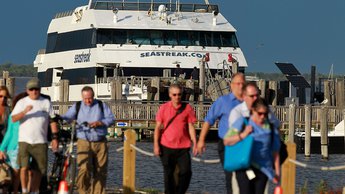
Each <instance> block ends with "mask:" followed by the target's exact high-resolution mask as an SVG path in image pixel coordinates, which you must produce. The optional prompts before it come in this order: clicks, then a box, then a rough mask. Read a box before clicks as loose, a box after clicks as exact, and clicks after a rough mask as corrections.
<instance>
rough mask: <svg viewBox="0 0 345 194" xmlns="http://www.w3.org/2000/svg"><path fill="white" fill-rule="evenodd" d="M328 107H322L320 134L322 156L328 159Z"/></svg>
mask: <svg viewBox="0 0 345 194" xmlns="http://www.w3.org/2000/svg"><path fill="white" fill-rule="evenodd" d="M327 112H328V111H327V108H326V107H322V108H321V118H320V134H321V157H322V159H328V129H327V128H328V127H327Z"/></svg>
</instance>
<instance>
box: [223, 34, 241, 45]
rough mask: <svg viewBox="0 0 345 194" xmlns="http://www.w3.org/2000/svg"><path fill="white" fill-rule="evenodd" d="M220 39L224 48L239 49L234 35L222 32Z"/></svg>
mask: <svg viewBox="0 0 345 194" xmlns="http://www.w3.org/2000/svg"><path fill="white" fill-rule="evenodd" d="M221 39H222V43H223V46H224V47H239V45H238V42H237V38H236V35H235V33H233V32H222V33H221Z"/></svg>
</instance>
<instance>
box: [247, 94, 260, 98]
mask: <svg viewBox="0 0 345 194" xmlns="http://www.w3.org/2000/svg"><path fill="white" fill-rule="evenodd" d="M248 97H250V98H254V97H258V94H253V95H248Z"/></svg>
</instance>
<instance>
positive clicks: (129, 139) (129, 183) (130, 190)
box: [122, 129, 136, 194]
mask: <svg viewBox="0 0 345 194" xmlns="http://www.w3.org/2000/svg"><path fill="white" fill-rule="evenodd" d="M135 140H136V132H135V130H133V129H128V130H126V131H125V135H124V146H123V148H124V150H123V183H122V184H123V185H122V186H123V192H124V193H125V194H134V191H135V157H136V156H135V155H136V152H135V149H133V148H132V147H131V144H132V145H135V143H136V141H135Z"/></svg>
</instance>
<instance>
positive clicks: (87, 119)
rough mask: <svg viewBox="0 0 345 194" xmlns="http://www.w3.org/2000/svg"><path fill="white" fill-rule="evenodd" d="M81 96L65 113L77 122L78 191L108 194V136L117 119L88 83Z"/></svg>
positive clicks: (70, 119)
mask: <svg viewBox="0 0 345 194" xmlns="http://www.w3.org/2000/svg"><path fill="white" fill-rule="evenodd" d="M81 96H82V101H80V102H77V103H75V104H74V105H73V106H72V107H71V108H70V109H68V111H67V113H66V114H65V115H63V116H62V118H63V119H64V120H68V121H72V120H76V121H77V128H76V129H77V130H76V131H77V138H78V141H77V155H78V157H77V163H78V170H79V171H78V177H77V186H78V193H81V194H84V193H105V189H106V187H105V186H106V179H107V164H108V146H107V139H106V135H107V132H108V131H107V128H108V127H109V126H110V125H112V124H113V123H114V121H115V118H114V115H113V113H112V112H111V110H110V108H109V106H108V105H107V104H105V103H103V102H102V101H100V100H96V99H94V91H93V89H92V88H91V87H89V86H85V87H84V88H83V89H82V90H81ZM91 174H92V175H91ZM91 177H92V178H93V180H91ZM91 184H92V185H91Z"/></svg>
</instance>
